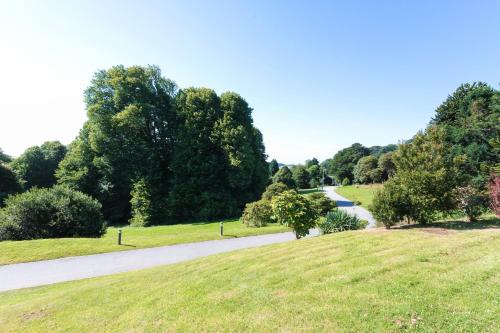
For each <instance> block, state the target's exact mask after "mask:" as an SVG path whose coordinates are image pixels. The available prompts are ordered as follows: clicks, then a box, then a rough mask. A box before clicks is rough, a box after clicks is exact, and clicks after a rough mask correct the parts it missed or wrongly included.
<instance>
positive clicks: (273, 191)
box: [262, 182, 290, 200]
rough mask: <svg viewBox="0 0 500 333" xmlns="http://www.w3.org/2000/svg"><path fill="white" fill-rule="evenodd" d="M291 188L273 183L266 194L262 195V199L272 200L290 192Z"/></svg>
mask: <svg viewBox="0 0 500 333" xmlns="http://www.w3.org/2000/svg"><path fill="white" fill-rule="evenodd" d="M289 189H290V188H288V186H286V185H285V184H283V183H281V182H280V183H272V184H270V185H269V186H268V187H267V188H266V191H265V192H264V193H262V199H264V200H271V199H272V198H273V197H274V196H276V195H278V194H280V193H283V192H285V191H288V190H289Z"/></svg>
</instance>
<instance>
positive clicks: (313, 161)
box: [306, 157, 319, 169]
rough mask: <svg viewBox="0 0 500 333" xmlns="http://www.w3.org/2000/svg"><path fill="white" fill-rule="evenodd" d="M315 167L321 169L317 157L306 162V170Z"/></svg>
mask: <svg viewBox="0 0 500 333" xmlns="http://www.w3.org/2000/svg"><path fill="white" fill-rule="evenodd" d="M313 165H316V166H318V167H319V161H318V159H317V158H316V157H313V158H312V159H311V160H307V161H306V168H307V169H311V167H312V166H313Z"/></svg>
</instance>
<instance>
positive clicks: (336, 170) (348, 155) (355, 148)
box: [323, 143, 370, 183]
mask: <svg viewBox="0 0 500 333" xmlns="http://www.w3.org/2000/svg"><path fill="white" fill-rule="evenodd" d="M368 155H370V150H369V149H368V148H366V147H365V146H363V145H362V144H360V143H355V144H353V145H351V146H350V147H347V148H344V149H342V150H340V151H338V152H337V153H336V154H335V155H334V156H333V158H332V159H329V160H326V161H325V162H324V163H323V165H324V167H325V168H326V169H327V172H328V174H330V175H332V176H333V177H334V178H335V180H336V181H337V182H338V183H340V182H342V180H343V179H344V178H348V179H349V181H350V182H352V181H353V180H354V174H353V171H354V167H355V166H356V163H358V161H359V160H360V159H361V158H362V157H364V156H368Z"/></svg>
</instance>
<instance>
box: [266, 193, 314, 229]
mask: <svg viewBox="0 0 500 333" xmlns="http://www.w3.org/2000/svg"><path fill="white" fill-rule="evenodd" d="M271 206H272V209H273V215H274V217H275V218H276V220H277V221H278V222H279V223H280V224H283V225H286V226H288V227H290V228H292V229H293V230H294V232H295V236H296V237H297V238H300V237H304V236H306V235H308V234H309V229H311V228H313V227H314V226H315V224H316V219H317V218H318V212H317V211H316V209H315V208H314V207H313V205H312V204H311V202H310V201H309V200H308V199H307V198H306V197H305V196H303V195H300V194H298V193H297V192H295V191H286V192H283V193H281V194H279V195H277V196H275V197H274V198H273V199H272V200H271Z"/></svg>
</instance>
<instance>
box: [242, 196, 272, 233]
mask: <svg viewBox="0 0 500 333" xmlns="http://www.w3.org/2000/svg"><path fill="white" fill-rule="evenodd" d="M272 216H273V210H272V208H271V202H270V201H269V200H259V201H255V202H250V203H247V204H246V206H245V210H244V211H243V215H242V216H241V219H240V221H241V222H242V223H244V224H246V225H247V226H248V227H264V226H266V225H267V224H268V223H272V222H273V219H272Z"/></svg>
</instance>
